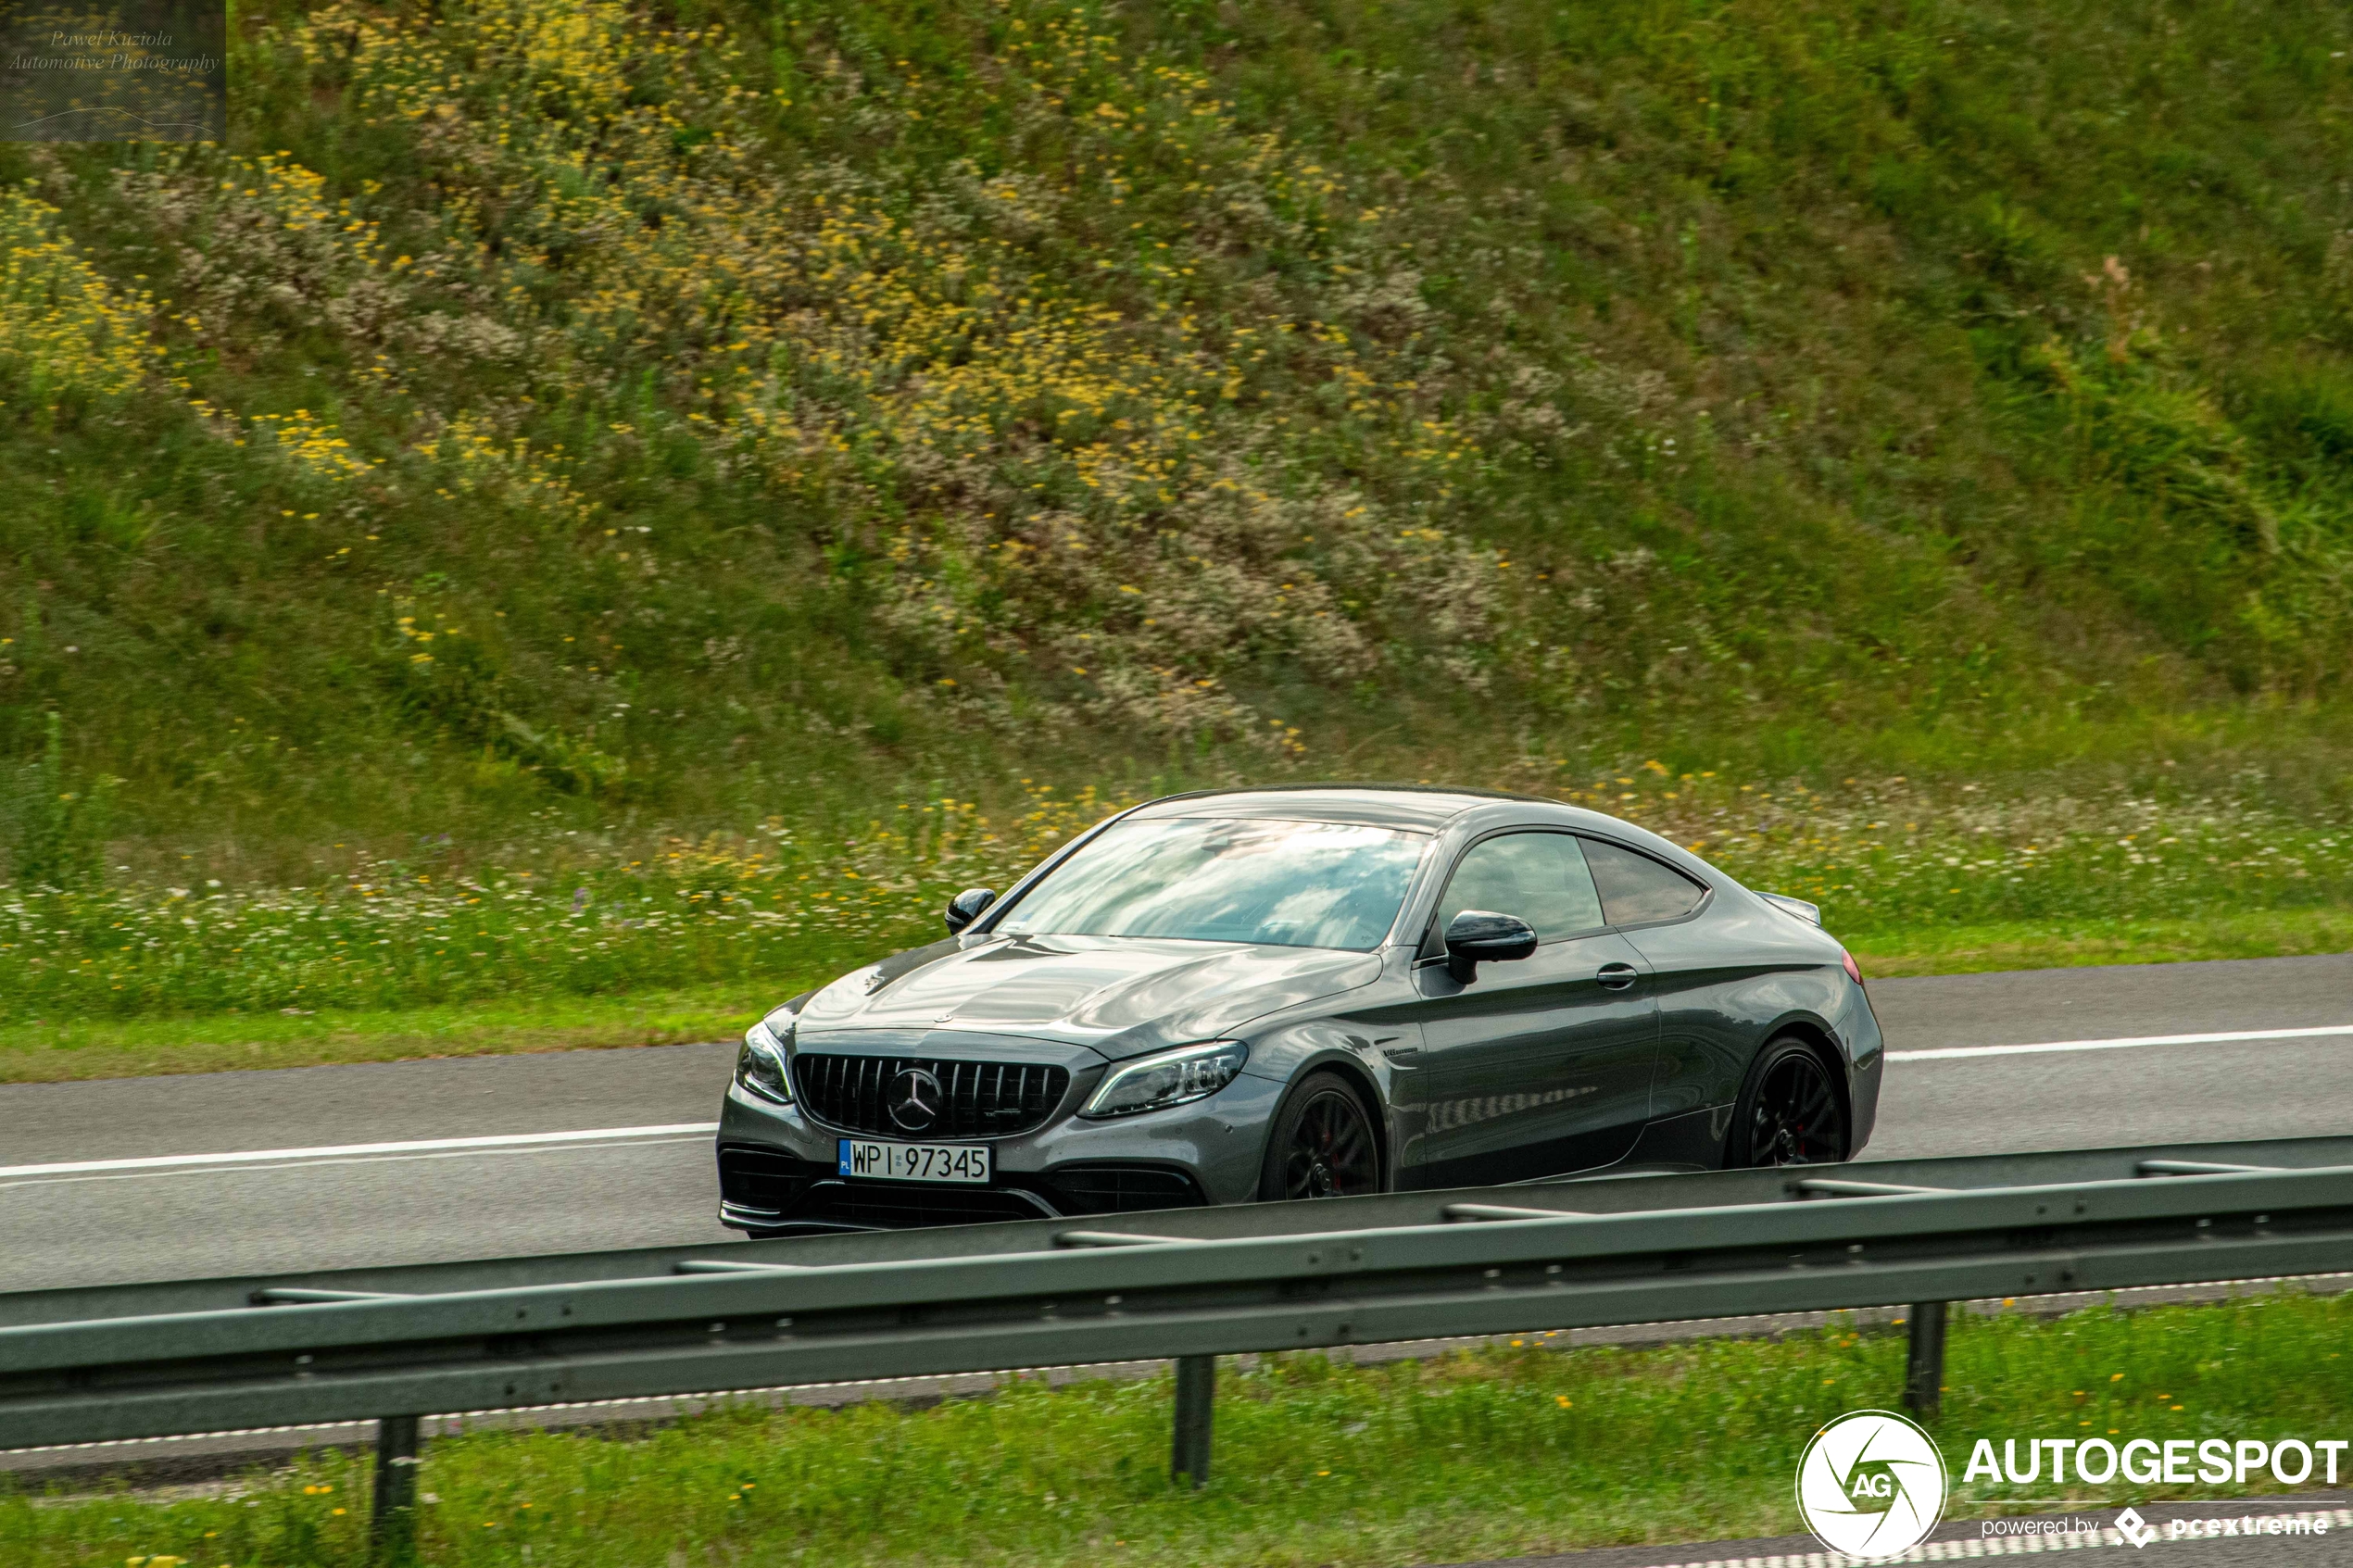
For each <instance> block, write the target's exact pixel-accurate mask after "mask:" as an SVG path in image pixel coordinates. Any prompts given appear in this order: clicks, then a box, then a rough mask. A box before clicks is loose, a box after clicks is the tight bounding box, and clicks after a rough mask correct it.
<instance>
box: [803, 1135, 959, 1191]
mask: <svg viewBox="0 0 2353 1568" xmlns="http://www.w3.org/2000/svg"><path fill="white" fill-rule="evenodd" d="M988 1152H989V1151H988V1145H987V1144H985V1143H874V1142H871V1141H869V1140H867V1139H865V1138H844V1139H842V1140H841V1145H840V1148H839V1149H838V1150H837V1153H838V1155H839V1156H840V1165H839V1170H840V1173H841V1174H843V1175H845V1176H878V1177H881V1178H883V1179H884V1180H886V1181H893V1182H972V1183H975V1184H979V1183H983V1182H986V1181H988V1175H989V1166H990V1160H989V1158H988Z"/></svg>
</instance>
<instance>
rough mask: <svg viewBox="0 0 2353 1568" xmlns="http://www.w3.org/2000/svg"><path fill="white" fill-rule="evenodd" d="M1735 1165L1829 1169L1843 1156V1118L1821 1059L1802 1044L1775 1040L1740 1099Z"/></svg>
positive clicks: (1844, 1151)
mask: <svg viewBox="0 0 2353 1568" xmlns="http://www.w3.org/2000/svg"><path fill="white" fill-rule="evenodd" d="M1734 1135H1735V1137H1736V1138H1738V1139H1739V1140H1740V1146H1741V1147H1740V1148H1739V1149H1737V1150H1736V1151H1735V1152H1736V1153H1737V1154H1739V1155H1740V1158H1736V1159H1735V1160H1732V1163H1733V1164H1735V1165H1832V1164H1836V1163H1837V1162H1838V1161H1840V1160H1844V1159H1845V1158H1846V1114H1845V1112H1844V1111H1843V1110H1842V1109H1841V1108H1840V1106H1839V1101H1838V1091H1837V1089H1836V1088H1834V1087H1833V1086H1832V1085H1831V1076H1830V1073H1829V1072H1828V1070H1826V1069H1825V1068H1824V1067H1823V1066H1822V1059H1821V1058H1820V1057H1818V1056H1817V1055H1815V1054H1814V1052H1813V1050H1812V1049H1811V1048H1810V1047H1807V1046H1806V1045H1805V1044H1804V1043H1803V1042H1801V1041H1797V1040H1777V1041H1775V1042H1774V1043H1773V1044H1772V1045H1770V1046H1768V1047H1766V1050H1765V1055H1764V1057H1763V1058H1762V1059H1761V1060H1759V1061H1758V1062H1757V1064H1756V1071H1755V1074H1754V1076H1753V1078H1752V1080H1751V1083H1750V1085H1749V1088H1748V1091H1747V1093H1745V1094H1743V1096H1742V1097H1741V1106H1740V1110H1739V1112H1738V1119H1737V1121H1736V1122H1735V1123H1734Z"/></svg>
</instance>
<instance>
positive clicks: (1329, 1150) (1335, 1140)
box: [1258, 1072, 1381, 1203]
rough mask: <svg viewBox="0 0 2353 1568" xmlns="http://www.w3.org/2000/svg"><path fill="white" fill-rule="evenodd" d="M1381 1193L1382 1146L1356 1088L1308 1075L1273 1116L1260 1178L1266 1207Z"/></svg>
mask: <svg viewBox="0 0 2353 1568" xmlns="http://www.w3.org/2000/svg"><path fill="white" fill-rule="evenodd" d="M1380 1190H1381V1170H1380V1140H1379V1138H1378V1136H1377V1135H1375V1134H1374V1131H1373V1119H1372V1115H1371V1113H1370V1112H1369V1111H1367V1110H1365V1100H1364V1097H1363V1096H1361V1095H1359V1094H1358V1093H1357V1092H1356V1088H1355V1085H1353V1084H1351V1083H1350V1082H1349V1081H1348V1080H1347V1079H1346V1078H1344V1077H1342V1076H1341V1075H1340V1073H1332V1072H1322V1073H1309V1074H1308V1075H1307V1076H1306V1077H1304V1078H1302V1079H1301V1080H1300V1081H1299V1086H1298V1087H1297V1088H1295V1089H1293V1090H1292V1091H1291V1093H1290V1098H1287V1099H1285V1100H1284V1101H1283V1108H1282V1110H1279V1111H1277V1112H1276V1114H1275V1122H1274V1125H1273V1127H1272V1128H1271V1129H1269V1131H1268V1134H1267V1138H1266V1160H1265V1165H1264V1166H1263V1167H1262V1168H1261V1170H1260V1173H1259V1178H1258V1198H1259V1201H1261V1202H1262V1203H1272V1202H1277V1201H1280V1200H1282V1199H1286V1198H1354V1197H1356V1196H1357V1195H1359V1194H1361V1193H1368V1192H1378V1191H1380Z"/></svg>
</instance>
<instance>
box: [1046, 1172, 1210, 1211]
mask: <svg viewBox="0 0 2353 1568" xmlns="http://www.w3.org/2000/svg"><path fill="white" fill-rule="evenodd" d="M1050 1179H1051V1181H1052V1183H1053V1185H1054V1190H1055V1191H1056V1192H1057V1193H1059V1194H1060V1195H1061V1196H1062V1199H1063V1202H1062V1208H1063V1212H1065V1213H1070V1214H1135V1213H1141V1212H1144V1211H1147V1210H1153V1209H1198V1208H1200V1207H1201V1206H1202V1202H1203V1199H1202V1192H1201V1188H1200V1187H1199V1186H1198V1185H1195V1184H1194V1182H1193V1179H1192V1177H1190V1176H1189V1175H1187V1174H1186V1173H1184V1172H1182V1171H1172V1170H1170V1169H1168V1168H1167V1167H1166V1166H1164V1165H1064V1166H1062V1167H1061V1168H1059V1169H1058V1170H1056V1171H1055V1172H1054V1173H1053V1174H1052V1175H1051V1178H1050Z"/></svg>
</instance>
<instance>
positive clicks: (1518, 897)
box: [1438, 833, 1604, 942]
mask: <svg viewBox="0 0 2353 1568" xmlns="http://www.w3.org/2000/svg"><path fill="white" fill-rule="evenodd" d="M1465 909H1487V910H1491V911H1492V912H1493V913H1495V914H1499V915H1517V916H1518V917H1519V918H1520V919H1522V920H1524V921H1526V922H1528V923H1529V925H1530V926H1533V927H1534V928H1535V931H1536V939H1537V940H1538V941H1539V942H1556V941H1558V940H1559V939H1560V938H1562V937H1564V936H1574V935H1577V933H1579V932H1580V931H1597V930H1599V929H1600V928H1601V927H1602V925H1603V923H1604V922H1603V918H1602V904H1601V897H1600V896H1599V895H1598V894H1597V893H1596V892H1595V891H1594V888H1593V873H1592V872H1590V871H1588V870H1586V867H1585V859H1584V857H1583V856H1581V855H1579V853H1578V852H1577V840H1576V838H1575V837H1573V836H1572V835H1570V834H1565V833H1507V834H1502V835H1500V836H1499V837H1495V838H1491V839H1487V840H1486V841H1484V842H1482V843H1479V844H1476V845H1473V846H1472V847H1471V850H1470V853H1468V854H1466V855H1465V856H1464V857H1463V860H1462V864H1460V865H1458V866H1456V867H1455V868H1454V876H1453V881H1451V882H1449V883H1448V884H1446V896H1445V897H1443V898H1441V899H1440V900H1439V904H1438V930H1439V931H1440V932H1441V933H1443V932H1444V931H1445V929H1446V927H1447V926H1448V925H1450V924H1452V923H1453V919H1454V917H1455V916H1456V915H1458V914H1461V913H1462V912H1463V911H1464V910H1465Z"/></svg>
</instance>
